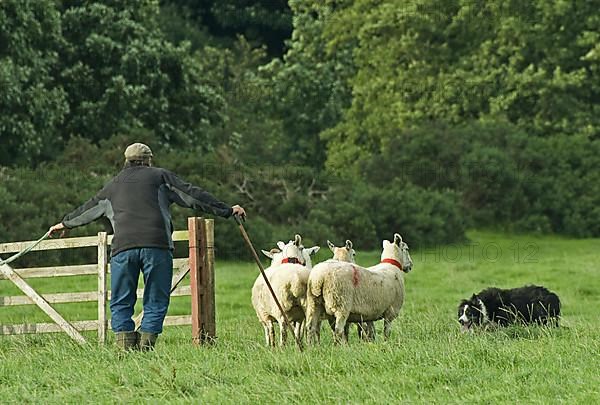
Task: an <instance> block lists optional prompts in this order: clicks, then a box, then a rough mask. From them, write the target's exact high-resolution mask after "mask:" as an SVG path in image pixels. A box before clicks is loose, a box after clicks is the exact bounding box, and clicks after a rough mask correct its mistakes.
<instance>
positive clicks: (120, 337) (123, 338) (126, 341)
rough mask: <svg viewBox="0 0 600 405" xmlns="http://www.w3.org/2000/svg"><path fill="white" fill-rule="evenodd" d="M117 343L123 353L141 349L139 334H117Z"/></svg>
mask: <svg viewBox="0 0 600 405" xmlns="http://www.w3.org/2000/svg"><path fill="white" fill-rule="evenodd" d="M115 343H116V345H117V347H118V348H119V349H121V350H122V351H130V350H137V349H138V348H139V347H140V334H139V333H137V332H116V333H115Z"/></svg>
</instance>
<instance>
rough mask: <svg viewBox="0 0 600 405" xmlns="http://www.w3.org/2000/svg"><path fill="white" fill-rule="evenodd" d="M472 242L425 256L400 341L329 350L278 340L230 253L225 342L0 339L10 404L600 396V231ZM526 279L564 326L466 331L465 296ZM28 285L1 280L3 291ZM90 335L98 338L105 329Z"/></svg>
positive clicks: (14, 315) (72, 309)
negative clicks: (544, 290)
mask: <svg viewBox="0 0 600 405" xmlns="http://www.w3.org/2000/svg"><path fill="white" fill-rule="evenodd" d="M469 238H470V241H471V242H470V243H469V244H465V245H460V246H458V245H453V246H441V247H439V248H435V249H431V250H428V251H420V252H419V251H416V252H412V256H413V261H414V267H413V271H412V272H411V273H410V274H408V275H407V276H406V302H405V305H404V307H403V309H402V311H401V315H400V318H399V319H397V320H396V321H395V322H394V324H393V328H392V337H391V339H390V340H389V341H387V342H384V341H383V340H382V333H381V331H382V325H380V324H378V325H377V331H378V336H377V341H376V342H375V343H363V342H359V341H358V340H357V338H356V331H355V330H353V331H352V334H351V341H350V343H349V345H347V346H333V345H332V344H331V333H330V331H329V330H327V329H328V328H327V329H326V328H325V325H323V328H324V330H323V332H322V336H323V341H322V343H321V345H320V346H318V347H309V348H307V349H306V350H305V351H304V352H302V353H300V352H298V350H297V349H296V348H295V347H294V346H293V345H289V346H288V347H285V348H283V349H275V350H271V349H268V348H266V347H264V337H263V332H262V327H261V326H260V324H259V323H258V321H257V319H256V316H255V314H254V311H253V309H252V306H251V304H250V289H251V286H252V283H253V281H254V279H255V278H256V276H257V274H258V271H257V269H256V268H255V266H254V265H252V264H251V263H232V262H221V261H218V260H217V266H216V285H217V333H218V336H219V337H218V342H217V343H216V344H215V345H214V346H211V347H201V348H198V347H193V346H192V345H191V344H190V331H189V328H187V327H172V328H167V329H166V330H165V333H164V334H163V335H162V336H161V337H160V340H159V343H158V346H157V350H156V352H153V353H131V354H128V355H126V356H124V357H122V358H119V356H117V353H116V351H115V350H114V349H113V348H112V346H109V347H107V348H102V349H99V348H98V347H96V346H93V345H91V346H89V347H79V346H77V345H75V344H73V343H71V342H70V341H68V339H67V338H65V337H64V336H63V335H61V334H51V335H50V334H48V335H34V336H12V337H0V402H3V403H4V402H19V403H22V402H35V403H40V402H41V403H81V402H85V403H89V402H93V403H98V402H99V403H105V402H130V401H131V402H152V403H154V402H157V401H158V400H161V401H170V402H195V403H219V404H220V403H400V402H403V403H440V404H447V403H464V402H467V401H470V402H475V403H488V404H497V403H510V404H515V403H519V404H520V403H544V404H545V403H568V404H572V403H582V404H584V403H585V404H589V403H599V402H600V373H599V370H600V334H599V332H600V315H599V310H600V294H599V291H600V277H599V273H600V272H599V270H600V264H599V263H600V249H599V247H600V240H598V239H595V240H590V239H588V240H570V239H563V238H558V237H537V236H507V235H500V234H495V233H486V232H471V233H469ZM320 255H321V253H320ZM327 257H328V252H322V255H321V257H320V259H321V260H322V259H325V258H327ZM357 259H358V262H359V263H360V264H364V265H371V264H373V263H375V262H376V261H377V260H378V253H377V252H372V253H363V252H360V250H359V251H358V257H357ZM527 283H536V284H543V285H545V286H546V287H548V288H549V289H550V290H552V291H554V292H556V293H557V294H558V295H559V296H560V297H561V300H562V304H563V307H562V312H563V322H562V324H563V325H564V326H565V327H561V328H559V329H547V328H539V327H532V328H529V329H527V328H523V327H511V328H508V329H504V330H500V331H496V332H479V333H473V334H461V333H460V332H459V326H458V323H457V322H456V307H457V305H458V302H459V300H460V299H461V298H465V297H467V296H470V295H471V294H472V293H474V292H476V291H479V290H480V289H482V288H484V287H486V286H490V285H496V286H499V287H514V286H520V285H523V284H527ZM32 284H33V285H34V286H35V287H36V288H39V289H40V290H41V291H43V292H59V291H62V292H64V291H85V290H91V289H93V288H94V287H95V279H94V278H83V277H82V278H75V280H72V281H69V283H68V284H66V283H65V282H64V280H62V281H60V285H58V284H57V283H56V282H55V281H54V282H52V281H48V280H46V281H44V280H32ZM16 294H17V291H16V290H15V289H14V288H13V287H11V286H10V285H9V284H8V282H6V281H1V282H0V296H3V295H16ZM188 305H189V299H186V298H176V299H174V301H173V305H172V308H171V311H170V313H172V314H181V313H186V312H187V311H188ZM57 307H58V309H59V310H60V311H61V312H63V313H65V314H66V315H67V317H68V318H69V319H92V318H93V317H94V315H95V314H96V308H95V305H94V304H93V303H92V304H91V305H89V306H86V305H77V304H70V305H67V304H65V305H64V306H63V305H57ZM0 310H1V311H0V322H1V323H3V324H8V323H18V322H23V321H24V320H26V321H28V322H32V321H46V318H45V317H44V316H42V315H40V314H39V312H40V311H39V310H36V309H35V308H31V307H9V308H0ZM24 317H25V319H24ZM86 336H89V337H90V340H92V341H93V339H94V333H86ZM111 339H112V337H111Z"/></svg>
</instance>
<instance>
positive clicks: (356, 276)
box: [352, 266, 360, 287]
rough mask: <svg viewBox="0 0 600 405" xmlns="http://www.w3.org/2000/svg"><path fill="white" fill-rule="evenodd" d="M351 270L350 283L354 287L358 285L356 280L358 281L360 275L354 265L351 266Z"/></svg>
mask: <svg viewBox="0 0 600 405" xmlns="http://www.w3.org/2000/svg"><path fill="white" fill-rule="evenodd" d="M352 270H353V271H352V284H353V285H354V287H356V286H357V285H358V282H359V281H360V276H359V274H358V269H357V268H356V267H354V266H352Z"/></svg>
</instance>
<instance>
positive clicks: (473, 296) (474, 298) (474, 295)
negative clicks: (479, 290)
mask: <svg viewBox="0 0 600 405" xmlns="http://www.w3.org/2000/svg"><path fill="white" fill-rule="evenodd" d="M478 299H479V297H478V296H477V294H473V295H472V296H471V301H477V300H478Z"/></svg>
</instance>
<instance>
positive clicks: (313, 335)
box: [306, 294, 323, 344]
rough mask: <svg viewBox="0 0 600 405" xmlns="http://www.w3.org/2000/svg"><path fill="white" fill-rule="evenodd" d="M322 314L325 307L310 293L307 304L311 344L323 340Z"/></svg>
mask: <svg viewBox="0 0 600 405" xmlns="http://www.w3.org/2000/svg"><path fill="white" fill-rule="evenodd" d="M322 315H323V307H322V306H321V305H319V303H317V300H316V298H315V297H311V296H310V294H309V296H308V299H307V306H306V324H307V328H308V333H307V340H308V343H310V344H316V343H319V342H320V341H321V317H322Z"/></svg>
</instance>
